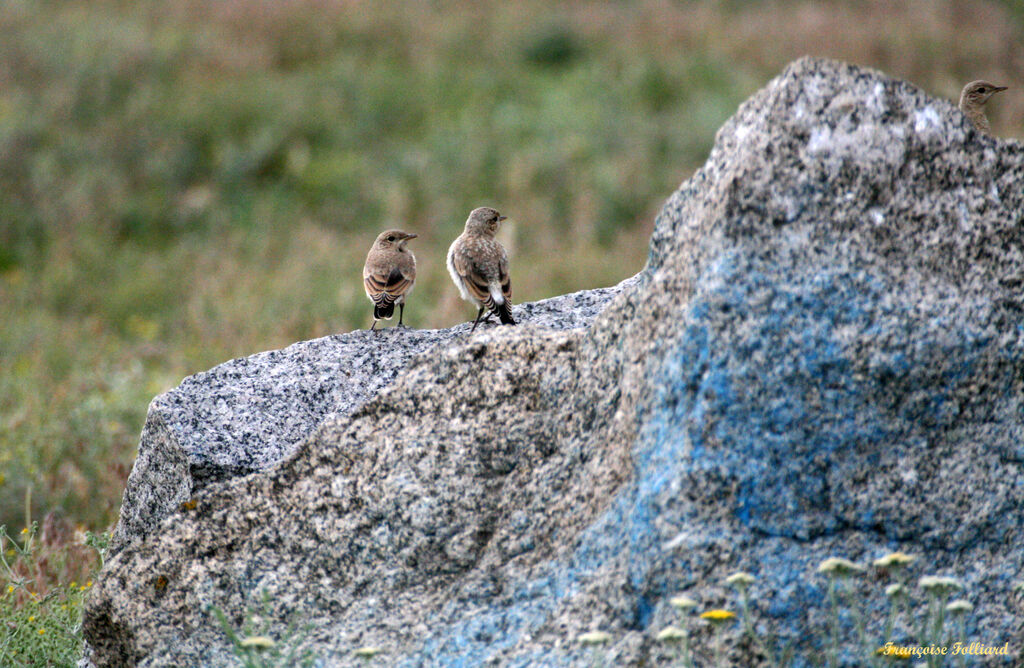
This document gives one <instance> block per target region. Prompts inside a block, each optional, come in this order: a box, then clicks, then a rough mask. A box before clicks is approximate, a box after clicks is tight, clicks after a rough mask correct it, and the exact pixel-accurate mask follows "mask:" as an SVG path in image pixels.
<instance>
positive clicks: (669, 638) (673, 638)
mask: <svg viewBox="0 0 1024 668" xmlns="http://www.w3.org/2000/svg"><path fill="white" fill-rule="evenodd" d="M658 640H660V641H662V642H679V641H681V640H686V631H684V630H682V629H681V628H679V627H678V626H666V627H665V628H663V629H662V630H660V631H658Z"/></svg>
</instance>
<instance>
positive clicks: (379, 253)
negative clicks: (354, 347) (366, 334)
mask: <svg viewBox="0 0 1024 668" xmlns="http://www.w3.org/2000/svg"><path fill="white" fill-rule="evenodd" d="M415 238H416V235H415V234H409V233H408V232H403V231H402V230H388V231H387V232H381V233H380V234H378V235H377V240H376V241H374V242H373V247H372V248H370V252H369V253H367V254H366V264H364V265H363V289H364V290H366V296H367V297H369V298H370V301H372V302H373V325H371V326H370V329H371V330H372V329H375V328H376V327H377V321H378V320H381V319H383V320H391V317H392V316H393V315H394V314H395V304H398V324H399V325H402V316H404V315H405V298H406V296H407V295H408V294H409V293H410V292H412V286H413V283H415V282H416V257H415V256H414V255H413V254H412V251H411V250H409V249H408V248H406V247H405V244H406V243H408V241H409V239H415Z"/></svg>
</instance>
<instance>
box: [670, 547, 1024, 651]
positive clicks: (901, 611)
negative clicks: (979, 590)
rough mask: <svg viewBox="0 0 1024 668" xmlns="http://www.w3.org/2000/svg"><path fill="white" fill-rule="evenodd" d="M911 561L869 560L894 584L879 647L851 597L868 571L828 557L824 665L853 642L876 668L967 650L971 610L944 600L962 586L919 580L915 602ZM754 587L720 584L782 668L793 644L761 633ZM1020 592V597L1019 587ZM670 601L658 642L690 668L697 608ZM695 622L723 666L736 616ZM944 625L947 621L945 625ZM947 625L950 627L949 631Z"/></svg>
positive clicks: (754, 640)
mask: <svg viewBox="0 0 1024 668" xmlns="http://www.w3.org/2000/svg"><path fill="white" fill-rule="evenodd" d="M915 559H916V557H914V556H910V555H907V554H904V553H902V552H893V553H891V554H888V555H886V556H884V557H881V558H879V559H876V560H875V561H874V562H873V565H874V567H875V568H876V569H879V571H880V572H881V573H885V574H887V575H888V577H889V578H891V579H892V580H894V581H893V582H891V583H890V584H888V585H887V586H886V587H885V589H884V592H885V597H886V599H887V600H888V615H887V618H886V622H885V625H884V627H883V628H884V630H883V632H882V642H881V643H877V644H876V643H875V642H874V640H875V638H876V637H877V636H876V637H872V635H871V634H870V633H869V632H868V630H867V619H866V615H865V614H864V609H865V607H866V604H865V603H863V602H861V601H858V600H857V598H856V595H855V594H856V591H855V590H856V588H855V586H854V584H855V581H856V580H855V579H856V578H860V577H862V576H863V575H864V574H865V573H866V572H867V568H866V567H865V566H862V565H860V564H857V563H855V562H853V561H850V560H849V559H845V558H841V557H831V558H829V559H826V560H824V561H823V562H821V564H820V565H819V566H818V569H817V572H818V573H819V574H821V575H823V576H825V577H826V578H827V579H828V594H827V596H828V610H829V615H828V629H827V646H826V652H825V657H824V659H825V664H826V665H827V666H839V665H841V664H842V662H843V661H844V660H847V659H848V658H849V657H850V656H851V654H849V653H845V654H844V649H847V652H848V648H849V647H850V644H851V642H852V643H853V645H854V648H855V649H854V650H853V654H852V656H854V657H861V658H860V659H856V660H857V661H858V665H870V666H875V667H880V666H883V665H886V662H888V661H891V660H895V661H902V660H907V659H914V658H917V659H920V660H922V661H923V663H920V664H919V665H921V666H926V667H927V668H941V667H942V666H943V665H945V662H946V660H947V658H949V657H950V656H951V654H952V653H951V652H950V651H948V650H947V653H946V654H945V655H943V654H941V653H928V652H927V651H926V650H927V649H928V648H933V647H938V648H941V647H946V648H950V647H953V646H954V644H955V643H957V642H960V643H962V644H963V645H967V644H968V642H967V615H968V614H970V613H971V612H972V611H973V609H974V606H973V605H972V604H971V603H970V602H969V601H967V600H964V599H958V600H955V601H949V599H950V597H951V596H952V595H953V594H955V593H957V592H960V591H962V590H963V584H962V583H961V582H960V581H959V580H957V579H956V578H952V577H945V576H935V575H928V576H924V577H921V578H920V579H919V580H918V583H917V584H918V586H917V589H918V590H920V591H923V592H924V600H923V601H915V600H913V598H912V595H911V593H912V591H913V588H912V587H911V585H910V584H909V582H908V575H907V572H906V570H907V566H909V565H910V564H911V563H912V562H914V561H915ZM756 581H757V579H756V577H755V576H753V575H751V574H750V573H746V572H738V573H734V574H732V575H730V576H729V577H727V578H726V579H725V584H727V585H729V586H730V587H732V588H733V589H734V590H735V591H736V592H737V594H738V595H739V609H740V616H739V618H738V620H739V622H740V625H741V627H742V632H743V635H744V636H746V637H747V638H748V639H749V641H750V643H751V646H752V647H754V648H756V649H757V650H758V651H759V652H760V653H761V655H762V656H763V657H765V661H766V662H767V664H768V665H770V666H774V667H776V668H786V667H787V666H790V665H791V664H792V662H793V657H794V654H795V647H794V645H793V642H792V641H790V642H787V643H785V644H783V645H782V646H781V647H780V646H779V639H778V636H777V635H776V634H771V633H766V634H762V633H761V632H759V630H758V626H757V624H756V623H755V620H754V618H753V615H752V605H751V601H752V598H753V597H752V586H753V585H754V583H755V582H756ZM1020 588H1021V592H1022V593H1024V583H1022V584H1021V586H1020ZM669 603H670V604H671V605H672V607H674V608H676V609H677V610H679V611H680V613H681V622H680V626H668V627H666V628H664V629H662V630H661V631H660V632H659V633H658V635H657V639H658V640H659V641H660V642H662V643H665V644H666V645H669V646H671V647H672V648H673V654H674V659H675V660H676V661H677V662H679V663H680V664H681V665H682V666H685V667H686V668H692V666H693V648H692V646H691V645H690V635H689V628H688V626H687V617H688V615H689V613H690V611H691V610H693V609H694V608H695V607H696V606H697V605H698V604H697V602H696V601H694V600H693V599H692V598H690V597H688V596H683V595H679V596H676V597H674V598H672V599H671V600H670V601H669ZM922 607H923V613H922V614H921V615H920V618H917V617H916V616H915V610H917V609H919V608H922ZM700 618H701V619H703V620H705V621H707V622H709V623H710V624H712V626H713V627H714V629H713V635H712V654H713V656H714V661H715V665H717V666H723V665H726V659H727V653H726V651H725V648H724V641H725V635H726V634H725V630H726V626H727V625H728V623H729V622H732V621H735V620H737V615H736V614H735V613H733V612H731V611H729V610H725V609H716V610H709V611H707V612H704V613H702V614H701V615H700ZM844 619H846V620H849V621H851V622H852V623H853V627H854V634H855V637H854V638H853V639H851V638H849V632H848V630H847V631H846V632H844V629H843V626H844ZM947 620H950V621H951V623H950V624H947ZM901 622H902V623H901ZM947 626H950V627H952V628H949V629H947ZM899 630H902V633H901V634H900V637H901V638H903V640H902V641H901V643H902V644H897V643H896V642H894V638H895V637H897V631H899ZM918 647H919V648H922V650H921V651H918V652H917V653H915V648H918ZM844 657H847V659H844ZM956 661H957V663H958V664H959V665H961V666H964V665H966V663H967V659H966V656H965V655H964V654H963V653H960V654H957V659H956ZM843 665H845V664H843Z"/></svg>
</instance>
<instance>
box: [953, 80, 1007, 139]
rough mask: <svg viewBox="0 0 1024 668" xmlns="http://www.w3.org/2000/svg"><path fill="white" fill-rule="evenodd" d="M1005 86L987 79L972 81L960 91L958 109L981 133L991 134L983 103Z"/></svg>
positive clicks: (1004, 88)
mask: <svg viewBox="0 0 1024 668" xmlns="http://www.w3.org/2000/svg"><path fill="white" fill-rule="evenodd" d="M1001 90H1006V86H997V85H995V84H991V83H989V82H987V81H984V80H982V81H972V82H971V83H969V84H967V85H966V86H964V90H963V92H961V93H960V111H962V112H964V114H965V115H966V116H967V119H968V120H969V121H970V122H971V124H972V125H973V126H974V128H975V129H976V130H977V131H978V132H981V133H983V134H986V135H990V134H992V132H991V130H990V129H989V125H988V118H986V117H985V103H986V102H988V99H989V98H990V97H992V96H993V95H995V94H996V93H998V92H999V91H1001Z"/></svg>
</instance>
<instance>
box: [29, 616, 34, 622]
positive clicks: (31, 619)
mask: <svg viewBox="0 0 1024 668" xmlns="http://www.w3.org/2000/svg"><path fill="white" fill-rule="evenodd" d="M28 621H30V622H34V621H36V616H35V615H29V616H28Z"/></svg>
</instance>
